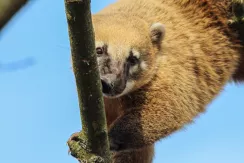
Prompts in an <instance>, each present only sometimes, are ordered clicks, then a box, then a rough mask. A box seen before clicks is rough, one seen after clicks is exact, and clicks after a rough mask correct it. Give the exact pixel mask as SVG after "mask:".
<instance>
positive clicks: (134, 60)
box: [127, 55, 139, 66]
mask: <svg viewBox="0 0 244 163" xmlns="http://www.w3.org/2000/svg"><path fill="white" fill-rule="evenodd" d="M127 62H129V64H130V65H131V66H135V65H136V64H137V63H138V62H139V59H138V58H137V57H135V56H132V55H130V56H129V57H128V59H127Z"/></svg>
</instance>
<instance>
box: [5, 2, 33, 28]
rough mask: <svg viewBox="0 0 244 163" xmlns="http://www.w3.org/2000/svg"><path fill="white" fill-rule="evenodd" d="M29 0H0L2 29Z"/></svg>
mask: <svg viewBox="0 0 244 163" xmlns="http://www.w3.org/2000/svg"><path fill="white" fill-rule="evenodd" d="M27 1H28V0H0V31H1V29H3V27H4V26H5V25H6V24H7V22H8V21H9V20H10V19H11V18H12V17H13V16H14V14H15V13H16V12H17V11H19V9H20V8H22V7H23V6H24V5H25V4H26V2H27Z"/></svg>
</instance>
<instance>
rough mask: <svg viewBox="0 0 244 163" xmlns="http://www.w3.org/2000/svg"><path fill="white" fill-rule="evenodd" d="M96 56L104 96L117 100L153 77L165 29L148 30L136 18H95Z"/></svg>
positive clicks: (102, 16)
mask: <svg viewBox="0 0 244 163" xmlns="http://www.w3.org/2000/svg"><path fill="white" fill-rule="evenodd" d="M93 26H94V30H95V41H96V55H97V61H98V66H99V72H100V77H101V83H102V91H103V95H104V96H105V97H107V98H116V97H120V96H122V95H126V94H128V93H130V92H132V91H134V90H136V89H138V88H140V87H142V86H143V85H145V84H146V83H148V82H149V81H150V80H151V78H152V77H153V75H154V71H155V69H156V67H157V65H156V59H157V55H159V51H160V50H161V41H162V39H163V37H164V33H165V30H164V26H163V25H162V24H160V23H155V24H152V25H151V26H148V24H146V23H145V22H144V21H143V20H140V19H137V18H132V17H130V18H126V19H125V18H122V17H120V16H114V15H113V16H108V15H106V16H105V15H96V16H93Z"/></svg>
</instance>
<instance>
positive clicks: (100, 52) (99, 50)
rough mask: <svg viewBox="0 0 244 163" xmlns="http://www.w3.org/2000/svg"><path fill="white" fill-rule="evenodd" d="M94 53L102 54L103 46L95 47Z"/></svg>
mask: <svg viewBox="0 0 244 163" xmlns="http://www.w3.org/2000/svg"><path fill="white" fill-rule="evenodd" d="M96 53H97V54H98V55H102V54H103V48H101V47H98V48H96Z"/></svg>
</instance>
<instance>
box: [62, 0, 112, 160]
mask: <svg viewBox="0 0 244 163" xmlns="http://www.w3.org/2000/svg"><path fill="white" fill-rule="evenodd" d="M90 3H91V0H65V8H66V17H67V22H68V29H69V37H70V45H71V54H72V61H73V71H74V75H75V79H76V86H77V91H78V98H79V105H80V113H81V119H82V134H81V135H82V136H84V137H85V139H86V140H87V143H88V146H89V149H91V153H95V154H96V155H98V156H101V157H102V158H103V159H104V162H106V163H107V162H109V160H110V152H109V145H108V136H107V125H106V117H105V111H104V101H103V97H102V90H101V82H100V76H99V72H98V65H97V57H96V53H95V41H94V40H95V39H94V31H93V26H92V19H91V11H90ZM70 145H71V144H69V146H70ZM72 148H80V147H79V146H78V147H77V146H76V147H75V146H73V147H72ZM73 150H77V151H79V149H73ZM82 154H84V153H82V152H81V153H80V154H77V156H78V157H81V155H82ZM78 159H79V158H78ZM80 160H82V158H80Z"/></svg>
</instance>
